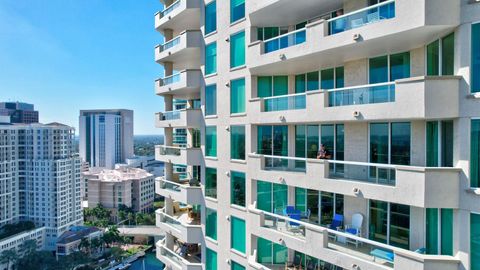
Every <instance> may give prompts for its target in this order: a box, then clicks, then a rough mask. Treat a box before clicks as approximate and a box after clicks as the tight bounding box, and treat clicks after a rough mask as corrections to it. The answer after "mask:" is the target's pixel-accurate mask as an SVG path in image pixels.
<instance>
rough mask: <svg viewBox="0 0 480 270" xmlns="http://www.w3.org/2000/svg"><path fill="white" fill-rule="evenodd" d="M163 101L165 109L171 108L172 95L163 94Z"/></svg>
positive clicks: (169, 109)
mask: <svg viewBox="0 0 480 270" xmlns="http://www.w3.org/2000/svg"><path fill="white" fill-rule="evenodd" d="M163 101H164V102H165V111H171V110H173V96H172V95H165V96H163Z"/></svg>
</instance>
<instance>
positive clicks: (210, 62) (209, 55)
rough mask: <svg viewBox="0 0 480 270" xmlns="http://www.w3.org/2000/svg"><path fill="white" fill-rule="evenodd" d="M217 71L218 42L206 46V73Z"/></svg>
mask: <svg viewBox="0 0 480 270" xmlns="http://www.w3.org/2000/svg"><path fill="white" fill-rule="evenodd" d="M216 72H217V43H216V42H214V43H210V44H208V45H207V46H205V75H209V74H213V73H216Z"/></svg>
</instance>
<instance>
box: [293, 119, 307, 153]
mask: <svg viewBox="0 0 480 270" xmlns="http://www.w3.org/2000/svg"><path fill="white" fill-rule="evenodd" d="M306 139H307V134H306V126H304V125H296V126H295V157H302V158H304V157H306V155H307V153H306V151H305V150H306V149H305V147H306Z"/></svg>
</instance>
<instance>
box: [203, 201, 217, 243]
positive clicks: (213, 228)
mask: <svg viewBox="0 0 480 270" xmlns="http://www.w3.org/2000/svg"><path fill="white" fill-rule="evenodd" d="M205 235H206V236H208V237H210V238H212V239H213V240H217V211H215V210H213V209H210V208H206V210H205Z"/></svg>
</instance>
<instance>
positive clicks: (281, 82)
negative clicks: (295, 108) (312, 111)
mask: <svg viewBox="0 0 480 270" xmlns="http://www.w3.org/2000/svg"><path fill="white" fill-rule="evenodd" d="M257 92H258V93H257V95H258V97H271V96H279V95H286V94H288V76H259V77H257Z"/></svg>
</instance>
